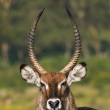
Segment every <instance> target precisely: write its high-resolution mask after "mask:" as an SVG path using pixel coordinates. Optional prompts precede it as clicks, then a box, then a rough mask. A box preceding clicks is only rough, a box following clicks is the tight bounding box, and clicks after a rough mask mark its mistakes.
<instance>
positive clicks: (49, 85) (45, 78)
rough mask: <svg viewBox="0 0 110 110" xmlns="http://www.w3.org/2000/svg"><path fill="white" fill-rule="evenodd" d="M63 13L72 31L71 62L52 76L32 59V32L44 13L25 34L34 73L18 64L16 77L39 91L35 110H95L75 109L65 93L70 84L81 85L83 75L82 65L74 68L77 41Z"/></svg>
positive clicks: (69, 92) (84, 69)
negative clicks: (18, 71)
mask: <svg viewBox="0 0 110 110" xmlns="http://www.w3.org/2000/svg"><path fill="white" fill-rule="evenodd" d="M66 10H67V13H68V15H69V17H70V20H71V22H72V26H73V30H74V37H75V52H74V55H73V57H72V59H71V61H70V62H69V63H68V64H67V65H66V66H65V67H64V68H63V69H62V70H61V71H59V72H56V73H51V72H47V71H46V70H44V69H43V68H42V67H41V65H40V64H39V63H38V61H37V59H36V56H35V52H34V35H35V29H36V26H37V23H38V21H39V19H40V17H41V15H42V13H43V11H44V9H43V10H42V11H41V12H40V13H39V14H38V16H37V17H36V19H35V20H34V23H33V25H32V27H31V29H30V32H29V37H28V54H29V58H30V61H31V63H32V65H33V67H34V69H32V68H31V67H30V66H28V65H26V64H22V65H21V66H20V73H21V75H22V77H23V79H24V80H25V81H26V82H28V83H31V84H35V85H36V86H37V87H39V88H40V94H39V96H38V98H37V110H95V109H92V108H89V107H80V108H78V107H77V106H76V104H75V100H74V98H73V95H72V93H71V91H70V89H69V86H70V85H71V84H72V83H73V82H77V81H81V79H82V78H83V77H84V76H85V75H86V63H85V62H81V63H79V64H77V65H76V63H77V61H78V59H79V55H80V53H81V39H80V34H79V31H78V27H77V25H76V23H75V20H74V19H73V17H72V15H71V13H70V11H69V10H68V8H66Z"/></svg>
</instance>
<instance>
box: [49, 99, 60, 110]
mask: <svg viewBox="0 0 110 110" xmlns="http://www.w3.org/2000/svg"><path fill="white" fill-rule="evenodd" d="M47 109H49V110H51V109H61V101H60V99H58V98H53V99H49V100H48V101H47Z"/></svg>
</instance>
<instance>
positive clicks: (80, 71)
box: [67, 62, 87, 86]
mask: <svg viewBox="0 0 110 110" xmlns="http://www.w3.org/2000/svg"><path fill="white" fill-rule="evenodd" d="M86 70H87V69H86V63H84V62H81V63H79V64H78V65H76V66H75V67H74V68H73V70H71V71H70V72H69V75H68V78H67V83H68V86H70V85H71V84H72V82H77V81H81V79H82V78H83V77H84V76H85V75H86Z"/></svg>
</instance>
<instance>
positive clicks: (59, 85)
mask: <svg viewBox="0 0 110 110" xmlns="http://www.w3.org/2000/svg"><path fill="white" fill-rule="evenodd" d="M65 82H66V78H65V79H63V80H62V81H61V82H60V83H59V84H58V89H60V88H61V86H62V84H63V83H65Z"/></svg>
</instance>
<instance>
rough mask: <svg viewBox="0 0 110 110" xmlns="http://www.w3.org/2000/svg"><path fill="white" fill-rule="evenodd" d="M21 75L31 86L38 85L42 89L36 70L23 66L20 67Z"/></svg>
mask: <svg viewBox="0 0 110 110" xmlns="http://www.w3.org/2000/svg"><path fill="white" fill-rule="evenodd" d="M20 73H21V76H22V78H23V79H24V80H25V81H26V82H27V83H31V84H36V85H37V86H38V87H40V77H39V74H38V73H37V72H34V70H33V69H32V68H31V67H29V66H27V65H26V64H22V65H21V66H20Z"/></svg>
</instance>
